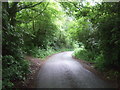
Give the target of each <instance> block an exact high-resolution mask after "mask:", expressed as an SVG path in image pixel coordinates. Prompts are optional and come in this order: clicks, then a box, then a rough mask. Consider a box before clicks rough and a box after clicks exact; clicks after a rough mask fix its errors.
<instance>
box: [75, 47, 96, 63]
mask: <svg viewBox="0 0 120 90" xmlns="http://www.w3.org/2000/svg"><path fill="white" fill-rule="evenodd" d="M73 56H75V57H76V58H78V59H81V60H86V61H92V62H93V61H94V58H95V54H93V52H91V51H88V50H87V49H85V48H84V47H83V46H82V47H81V48H77V49H75V50H74V53H73Z"/></svg>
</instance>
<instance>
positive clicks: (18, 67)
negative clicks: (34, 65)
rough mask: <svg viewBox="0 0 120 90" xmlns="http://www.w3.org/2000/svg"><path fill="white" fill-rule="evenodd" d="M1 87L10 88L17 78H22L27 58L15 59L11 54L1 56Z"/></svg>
mask: <svg viewBox="0 0 120 90" xmlns="http://www.w3.org/2000/svg"><path fill="white" fill-rule="evenodd" d="M2 60H3V70H2V73H3V88H11V87H13V86H14V82H15V81H17V80H24V79H25V76H26V75H27V73H28V72H29V71H28V66H29V63H28V62H27V60H16V59H15V58H14V57H13V56H10V55H6V56H3V58H2Z"/></svg>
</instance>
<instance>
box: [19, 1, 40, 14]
mask: <svg viewBox="0 0 120 90" xmlns="http://www.w3.org/2000/svg"><path fill="white" fill-rule="evenodd" d="M41 3H42V2H39V3H37V4H34V5H25V6H24V7H19V8H18V11H17V12H19V11H21V10H23V9H27V8H33V7H35V6H37V5H40V4H41Z"/></svg>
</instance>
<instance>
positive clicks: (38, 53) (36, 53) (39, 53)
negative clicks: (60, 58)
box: [29, 46, 73, 59]
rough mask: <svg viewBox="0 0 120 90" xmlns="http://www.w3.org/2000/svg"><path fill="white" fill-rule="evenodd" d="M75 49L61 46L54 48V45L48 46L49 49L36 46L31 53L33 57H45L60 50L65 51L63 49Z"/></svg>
mask: <svg viewBox="0 0 120 90" xmlns="http://www.w3.org/2000/svg"><path fill="white" fill-rule="evenodd" d="M72 50H73V49H66V48H61V49H58V50H55V49H53V48H52V47H50V46H48V47H47V49H41V48H38V47H36V48H34V49H32V50H31V52H30V53H29V54H30V55H32V56H33V57H37V58H41V59H45V58H46V57H47V56H49V55H52V54H55V53H58V52H63V51H72Z"/></svg>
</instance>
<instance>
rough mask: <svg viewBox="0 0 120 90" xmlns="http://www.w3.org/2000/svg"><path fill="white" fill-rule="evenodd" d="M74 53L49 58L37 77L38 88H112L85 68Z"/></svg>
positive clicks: (64, 53)
mask: <svg viewBox="0 0 120 90" xmlns="http://www.w3.org/2000/svg"><path fill="white" fill-rule="evenodd" d="M72 53H73V52H72V51H69V52H62V53H58V54H55V55H53V56H51V57H50V58H48V60H47V61H46V63H45V64H44V65H43V66H42V67H41V69H40V71H39V73H38V77H37V88H110V86H111V85H109V84H108V83H106V82H105V81H103V80H102V79H100V78H99V77H98V76H96V75H95V74H94V73H92V72H90V71H88V70H87V69H85V68H83V67H82V65H81V64H80V63H79V62H77V61H76V60H74V59H73V58H72Z"/></svg>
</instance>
